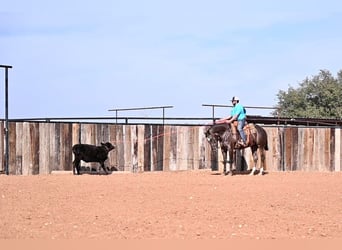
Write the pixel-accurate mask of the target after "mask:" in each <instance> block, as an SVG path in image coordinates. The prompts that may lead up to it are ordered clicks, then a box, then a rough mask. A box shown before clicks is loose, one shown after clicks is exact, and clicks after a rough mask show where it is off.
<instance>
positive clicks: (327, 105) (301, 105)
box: [272, 70, 342, 119]
mask: <svg viewBox="0 0 342 250" xmlns="http://www.w3.org/2000/svg"><path fill="white" fill-rule="evenodd" d="M277 97H278V104H277V111H275V112H273V113H272V114H273V115H275V116H277V115H279V116H282V117H303V118H334V119H341V118H342V70H341V71H339V72H338V73H337V78H334V77H333V76H332V74H331V73H330V72H329V71H328V70H321V71H320V72H319V74H318V75H316V76H313V77H311V78H308V77H307V78H306V79H305V80H304V81H302V82H301V83H300V84H299V88H297V89H295V88H293V87H291V86H290V87H289V88H288V90H287V91H283V90H280V91H279V92H278V94H277Z"/></svg>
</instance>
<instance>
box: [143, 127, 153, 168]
mask: <svg viewBox="0 0 342 250" xmlns="http://www.w3.org/2000/svg"><path fill="white" fill-rule="evenodd" d="M144 138H145V139H144V171H151V169H152V163H151V161H152V153H151V152H152V150H151V146H152V126H151V125H145V132H144Z"/></svg>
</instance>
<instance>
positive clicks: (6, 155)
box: [0, 65, 12, 175]
mask: <svg viewBox="0 0 342 250" xmlns="http://www.w3.org/2000/svg"><path fill="white" fill-rule="evenodd" d="M0 68H4V69H5V172H6V174H7V175H9V148H8V147H9V139H8V134H9V131H8V69H10V68H12V66H10V65H0Z"/></svg>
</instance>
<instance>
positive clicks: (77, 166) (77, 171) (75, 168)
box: [72, 159, 81, 175]
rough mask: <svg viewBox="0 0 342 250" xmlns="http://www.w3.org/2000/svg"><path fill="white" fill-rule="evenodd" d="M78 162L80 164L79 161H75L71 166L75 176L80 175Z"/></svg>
mask: <svg viewBox="0 0 342 250" xmlns="http://www.w3.org/2000/svg"><path fill="white" fill-rule="evenodd" d="M80 162H81V160H79V159H75V160H74V162H73V163H72V165H73V168H72V172H73V174H77V175H79V174H80Z"/></svg>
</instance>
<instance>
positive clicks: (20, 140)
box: [15, 123, 31, 175]
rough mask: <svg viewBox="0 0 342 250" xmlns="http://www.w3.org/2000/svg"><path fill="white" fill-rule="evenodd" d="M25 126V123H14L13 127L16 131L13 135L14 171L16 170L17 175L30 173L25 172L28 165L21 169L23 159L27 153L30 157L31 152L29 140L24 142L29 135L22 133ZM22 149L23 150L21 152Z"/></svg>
mask: <svg viewBox="0 0 342 250" xmlns="http://www.w3.org/2000/svg"><path fill="white" fill-rule="evenodd" d="M25 125H27V123H16V126H15V129H16V131H15V134H16V148H15V150H16V151H15V159H16V163H15V169H16V174H17V175H21V174H28V173H30V171H26V170H28V168H29V165H28V166H25V167H24V168H23V157H24V155H26V154H27V153H28V154H29V155H30V151H31V143H30V141H29V140H26V139H27V138H29V135H30V134H29V133H25V132H26V131H25V132H24V131H23V129H24V127H25ZM23 147H24V150H23ZM23 151H24V152H23Z"/></svg>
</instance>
